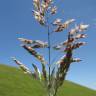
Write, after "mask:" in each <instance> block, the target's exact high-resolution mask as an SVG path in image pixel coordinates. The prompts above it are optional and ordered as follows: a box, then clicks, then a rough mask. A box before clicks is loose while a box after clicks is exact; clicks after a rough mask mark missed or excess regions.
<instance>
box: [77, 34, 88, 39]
mask: <svg viewBox="0 0 96 96" xmlns="http://www.w3.org/2000/svg"><path fill="white" fill-rule="evenodd" d="M86 36H87V35H86V34H77V35H76V36H75V39H80V38H85V37H86Z"/></svg>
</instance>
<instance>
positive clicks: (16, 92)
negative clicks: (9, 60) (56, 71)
mask: <svg viewBox="0 0 96 96" xmlns="http://www.w3.org/2000/svg"><path fill="white" fill-rule="evenodd" d="M58 92H59V93H58V94H57V95H58V96H96V91H93V90H91V89H88V88H86V87H82V86H80V85H77V84H74V83H72V82H69V81H65V83H64V85H63V86H62V87H61V88H60V89H59V91H58ZM0 96H46V90H45V89H44V87H42V85H41V84H40V82H39V81H36V80H34V79H32V78H31V77H30V76H28V75H26V74H24V73H23V72H22V71H21V70H19V69H17V68H14V67H10V66H6V65H0Z"/></svg>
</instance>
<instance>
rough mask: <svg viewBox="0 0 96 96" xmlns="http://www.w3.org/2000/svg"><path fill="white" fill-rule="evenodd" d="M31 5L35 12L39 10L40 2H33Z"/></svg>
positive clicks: (35, 0)
mask: <svg viewBox="0 0 96 96" xmlns="http://www.w3.org/2000/svg"><path fill="white" fill-rule="evenodd" d="M33 5H34V7H35V8H36V10H40V0H33Z"/></svg>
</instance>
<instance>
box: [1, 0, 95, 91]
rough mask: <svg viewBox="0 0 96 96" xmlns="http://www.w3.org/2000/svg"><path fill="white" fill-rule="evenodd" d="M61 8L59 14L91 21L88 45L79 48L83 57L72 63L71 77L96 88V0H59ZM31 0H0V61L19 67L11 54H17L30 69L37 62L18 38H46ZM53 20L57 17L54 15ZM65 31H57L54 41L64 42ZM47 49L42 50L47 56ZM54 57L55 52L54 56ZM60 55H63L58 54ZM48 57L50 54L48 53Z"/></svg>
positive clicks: (79, 55)
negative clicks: (34, 12)
mask: <svg viewBox="0 0 96 96" xmlns="http://www.w3.org/2000/svg"><path fill="white" fill-rule="evenodd" d="M56 2H57V3H56V5H57V6H58V7H59V9H58V10H59V11H58V13H57V16H56V17H58V18H59V17H60V18H62V19H64V20H66V19H69V18H75V19H76V20H77V23H80V22H85V23H87V24H90V27H89V29H88V31H86V33H87V34H88V38H87V39H84V40H85V41H86V42H87V43H88V44H87V45H86V46H84V47H81V48H80V49H78V50H76V52H75V57H78V58H81V59H83V61H82V62H80V63H74V64H72V65H71V67H70V70H69V72H68V75H67V78H66V79H68V80H71V81H74V82H76V83H79V84H82V85H84V86H87V87H90V88H93V89H96V43H95V40H96V24H95V23H96V0H56ZM31 11H32V0H0V63H2V64H8V65H11V66H16V65H15V63H14V62H12V61H11V59H10V57H12V56H15V57H17V58H18V59H19V60H20V61H22V62H23V63H24V64H26V65H27V66H29V67H30V68H31V63H32V62H35V63H37V64H38V66H39V67H40V64H39V63H38V62H36V59H34V58H33V57H32V56H30V54H28V53H27V52H26V51H25V50H24V49H22V48H21V47H20V46H19V45H20V42H19V41H18V40H17V38H18V37H24V38H29V39H33V40H35V39H40V40H44V41H45V40H46V38H47V34H46V29H45V28H42V27H41V26H40V25H39V24H38V23H37V22H36V21H35V20H34V18H33V17H32V12H31ZM52 18H53V19H54V17H52ZM66 33H67V32H66V31H64V32H62V33H58V34H54V35H52V37H51V40H52V41H53V40H54V39H55V41H56V42H57V43H58V42H61V41H62V40H65V38H66ZM45 51H47V50H41V53H45V54H44V55H47V52H45ZM53 57H55V56H54V54H52V58H53ZM59 57H60V56H59ZM46 58H47V56H46Z"/></svg>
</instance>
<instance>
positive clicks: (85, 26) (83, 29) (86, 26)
mask: <svg viewBox="0 0 96 96" xmlns="http://www.w3.org/2000/svg"><path fill="white" fill-rule="evenodd" d="M88 27H89V25H87V24H80V25H79V31H85V30H87V28H88Z"/></svg>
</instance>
